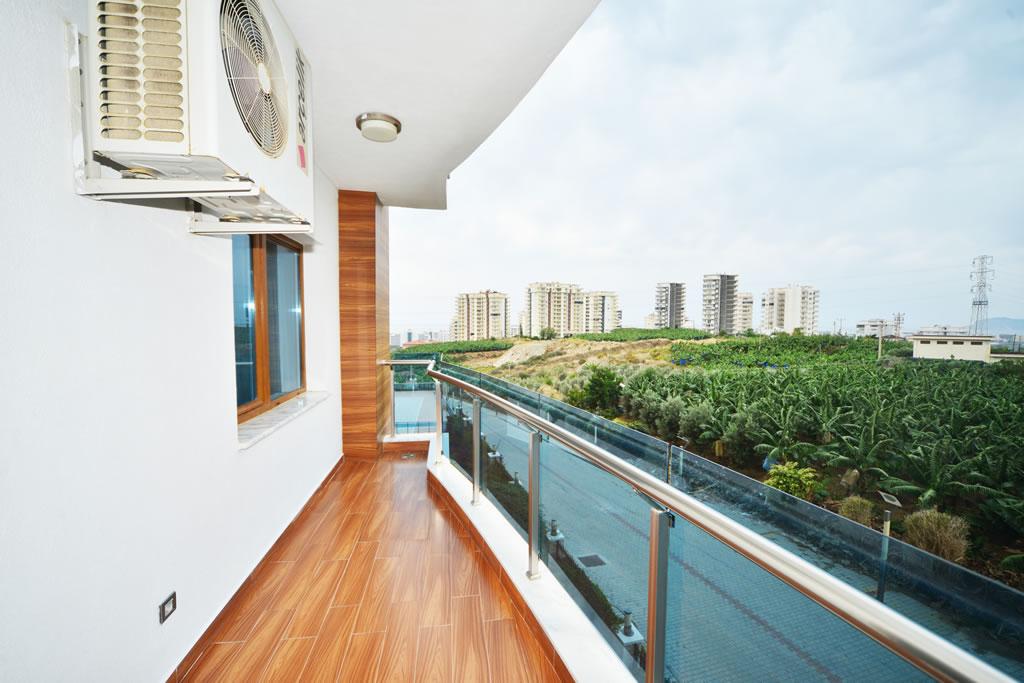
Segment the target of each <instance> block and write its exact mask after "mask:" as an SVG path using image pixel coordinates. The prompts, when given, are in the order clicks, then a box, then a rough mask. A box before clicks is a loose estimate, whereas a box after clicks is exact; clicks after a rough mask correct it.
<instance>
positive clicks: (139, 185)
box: [76, 177, 260, 199]
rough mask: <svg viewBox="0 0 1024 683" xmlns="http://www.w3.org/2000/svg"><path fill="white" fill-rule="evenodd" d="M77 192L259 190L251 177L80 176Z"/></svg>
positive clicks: (233, 193)
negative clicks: (153, 178)
mask: <svg viewBox="0 0 1024 683" xmlns="http://www.w3.org/2000/svg"><path fill="white" fill-rule="evenodd" d="M76 189H77V190H78V194H81V195H84V196H86V197H92V198H94V199H172V198H183V197H187V198H194V197H253V196H256V195H258V194H259V193H260V188H259V185H257V184H256V183H255V182H253V181H251V180H168V179H161V180H159V181H154V180H150V179H148V178H89V177H79V178H78V179H77V182H76Z"/></svg>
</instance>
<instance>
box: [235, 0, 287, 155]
mask: <svg viewBox="0 0 1024 683" xmlns="http://www.w3.org/2000/svg"><path fill="white" fill-rule="evenodd" d="M220 29H221V31H220V34H221V49H222V51H223V53H224V70H225V72H226V73H227V77H228V85H229V86H230V89H231V96H232V98H233V99H234V101H235V107H237V109H238V115H239V116H240V117H241V118H242V123H243V124H245V129H246V130H247V131H248V132H249V135H250V136H252V139H253V140H254V141H255V142H256V144H257V145H258V146H259V148H260V149H262V150H263V152H264V153H266V154H267V155H269V156H272V157H276V156H279V155H280V154H281V152H282V151H283V150H284V147H285V144H286V143H287V141H288V96H287V95H288V92H287V85H286V81H285V78H284V73H283V71H282V69H281V58H280V56H279V55H278V52H277V47H276V46H275V45H274V38H273V36H272V35H271V33H270V28H269V27H268V26H267V21H266V18H265V17H264V16H263V12H262V10H261V9H260V6H259V3H258V2H256V0H223V2H222V3H221V11H220Z"/></svg>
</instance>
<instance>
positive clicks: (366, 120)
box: [356, 112, 402, 142]
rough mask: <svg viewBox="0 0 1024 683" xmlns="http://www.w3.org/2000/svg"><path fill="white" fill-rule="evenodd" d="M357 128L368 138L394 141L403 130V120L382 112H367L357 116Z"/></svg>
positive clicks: (377, 140) (376, 140) (378, 140)
mask: <svg viewBox="0 0 1024 683" xmlns="http://www.w3.org/2000/svg"><path fill="white" fill-rule="evenodd" d="M356 128H358V129H359V132H361V133H362V134H363V137H364V138H366V139H367V140H373V141H374V142H392V141H393V140H394V139H395V138H397V137H398V134H399V133H401V132H402V122H401V121H399V120H398V119H396V118H395V117H394V116H388V115H387V114H381V113H380V112H366V113H365V114H360V115H359V116H357V117H356Z"/></svg>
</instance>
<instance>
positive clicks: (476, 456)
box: [473, 397, 481, 505]
mask: <svg viewBox="0 0 1024 683" xmlns="http://www.w3.org/2000/svg"><path fill="white" fill-rule="evenodd" d="M480 412H481V411H480V399H479V398H475V397H474V398H473V505H476V504H477V503H479V502H480Z"/></svg>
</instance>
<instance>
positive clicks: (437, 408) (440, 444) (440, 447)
mask: <svg viewBox="0 0 1024 683" xmlns="http://www.w3.org/2000/svg"><path fill="white" fill-rule="evenodd" d="M434 419H435V420H437V459H436V461H435V462H437V463H440V462H441V456H442V455H444V441H443V439H442V436H441V383H440V382H439V381H437V380H436V379H435V380H434Z"/></svg>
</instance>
